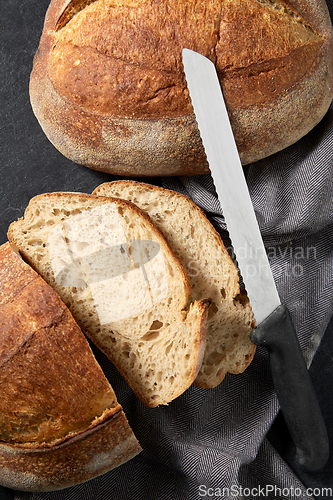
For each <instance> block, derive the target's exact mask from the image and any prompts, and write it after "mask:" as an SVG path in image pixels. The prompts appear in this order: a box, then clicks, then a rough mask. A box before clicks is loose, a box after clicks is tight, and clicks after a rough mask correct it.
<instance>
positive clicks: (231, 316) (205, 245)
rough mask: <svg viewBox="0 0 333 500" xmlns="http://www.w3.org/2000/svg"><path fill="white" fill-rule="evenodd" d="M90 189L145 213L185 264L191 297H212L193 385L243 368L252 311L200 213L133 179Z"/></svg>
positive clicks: (250, 350)
mask: <svg viewBox="0 0 333 500" xmlns="http://www.w3.org/2000/svg"><path fill="white" fill-rule="evenodd" d="M93 194H95V195H100V196H113V197H119V198H123V199H126V200H130V201H132V202H133V203H135V204H136V205H137V206H139V207H140V208H141V209H142V210H143V211H144V212H145V213H147V214H148V215H149V216H150V218H151V219H152V221H153V222H154V224H155V225H156V227H158V228H159V229H160V230H161V231H162V232H163V234H164V236H165V237H166V238H167V240H168V242H169V244H170V246H171V247H172V249H173V251H174V252H175V254H176V255H177V257H178V258H179V260H180V261H181V262H182V264H183V265H184V267H185V269H186V271H187V273H188V276H189V280H190V283H191V286H192V296H193V298H194V299H197V298H199V297H205V296H209V297H210V298H211V300H212V304H211V306H210V309H209V314H208V321H207V343H206V350H205V354H204V358H203V363H202V366H201V368H200V371H199V373H198V375H197V377H196V380H195V384H196V385H199V386H201V387H206V388H207V387H215V386H216V385H218V384H219V383H220V382H221V381H222V380H223V378H224V376H225V374H226V373H227V372H231V373H240V372H242V371H243V370H244V369H245V368H246V367H247V366H248V365H249V363H250V362H251V360H252V358H253V356H254V352H255V346H254V345H253V344H252V343H251V341H250V331H251V330H252V328H254V326H255V321H254V316H253V312H252V309H251V306H250V303H249V301H248V298H247V295H246V293H245V292H244V291H241V290H240V287H239V275H238V270H237V268H236V266H235V264H234V263H233V261H232V259H231V257H230V255H229V254H228V252H227V249H226V248H225V246H224V244H223V242H222V239H221V237H220V235H219V234H218V233H217V231H216V230H215V229H214V227H213V226H212V225H211V223H210V222H209V221H208V219H207V217H206V216H205V214H204V212H203V211H202V210H201V209H200V208H199V207H198V206H197V205H195V203H194V202H193V201H192V200H191V199H189V198H187V197H186V196H184V195H182V194H180V193H177V192H175V191H171V190H167V189H163V188H159V187H157V186H152V185H149V184H145V183H139V182H134V181H115V182H110V183H104V184H102V185H100V186H98V187H97V188H96V189H95V190H94V192H93Z"/></svg>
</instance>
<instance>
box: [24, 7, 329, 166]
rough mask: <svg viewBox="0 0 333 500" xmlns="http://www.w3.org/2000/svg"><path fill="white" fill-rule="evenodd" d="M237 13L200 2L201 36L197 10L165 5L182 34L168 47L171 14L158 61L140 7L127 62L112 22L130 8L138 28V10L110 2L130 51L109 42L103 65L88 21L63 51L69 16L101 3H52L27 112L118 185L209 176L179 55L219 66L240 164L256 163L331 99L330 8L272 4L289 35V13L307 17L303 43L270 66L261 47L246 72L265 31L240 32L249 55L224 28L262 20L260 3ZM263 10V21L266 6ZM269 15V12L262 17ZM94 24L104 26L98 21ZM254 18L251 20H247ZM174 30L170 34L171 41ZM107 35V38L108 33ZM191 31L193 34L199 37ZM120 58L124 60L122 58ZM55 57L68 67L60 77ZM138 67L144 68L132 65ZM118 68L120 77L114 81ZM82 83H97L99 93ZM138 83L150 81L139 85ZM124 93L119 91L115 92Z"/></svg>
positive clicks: (70, 152)
mask: <svg viewBox="0 0 333 500" xmlns="http://www.w3.org/2000/svg"><path fill="white" fill-rule="evenodd" d="M242 2H243V3H242V4H239V5H238V0H232V2H231V4H230V5H231V10H230V9H229V11H227V12H225V11H223V10H222V11H221V7H220V6H221V3H218V2H215V1H214V0H211V1H208V0H207V1H206V2H200V3H199V4H198V5H199V7H198V8H202V9H204V11H205V24H202V23H201V24H200V22H199V21H198V18H199V17H200V16H199V15H198V13H196V12H195V10H194V13H193V15H192V17H191V18H190V19H187V18H186V16H185V14H184V13H183V11H182V6H183V5H184V2H183V1H182V2H176V3H175V5H173V3H172V1H171V0H169V3H170V6H171V7H172V8H174V9H175V10H177V13H178V15H179V17H178V20H179V23H178V24H179V25H180V29H181V30H182V32H181V33H178V32H177V35H176V36H175V39H177V40H178V41H179V45H177V43H178V42H177V43H176V42H175V41H174V39H173V38H172V37H171V36H169V35H170V33H169V31H170V30H171V31H172V15H173V14H170V19H171V21H170V23H169V24H170V26H169V28H168V29H169V31H166V32H165V31H163V32H161V34H160V36H161V38H162V39H163V37H166V35H168V36H169V38H167V40H170V41H169V42H165V40H164V42H163V43H162V42H161V44H162V45H163V44H164V45H163V47H162V48H160V47H158V48H157V49H156V50H155V49H154V50H153V49H152V44H153V41H152V40H151V38H149V37H148V35H147V37H148V38H147V39H145V38H144V33H146V31H145V30H147V33H148V32H149V33H150V35H149V36H152V35H151V33H153V31H154V30H153V28H151V31H149V29H150V25H149V26H148V27H147V26H146V25H145V22H147V23H148V24H149V23H152V22H153V21H152V20H151V19H153V20H154V22H156V26H157V25H158V26H159V24H158V23H159V19H158V16H157V14H156V13H155V14H154V12H155V11H154V9H153V7H152V6H153V4H154V2H152V6H150V7H148V6H147V5H148V4H147V3H146V6H141V10H142V11H143V12H144V16H143V18H140V19H139V20H137V23H139V21H140V23H141V24H138V26H139V29H138V35H137V41H136V44H134V49H133V54H132V58H133V60H131V59H130V56H131V54H128V56H126V54H127V52H130V50H131V48H130V47H129V45H128V44H127V42H126V36H129V34H128V33H129V32H128V33H127V32H126V29H127V28H128V27H127V28H126V29H125V28H124V26H123V24H122V23H123V22H124V21H123V19H122V18H121V16H120V14H119V12H121V9H122V8H123V9H125V8H126V9H129V10H128V12H130V13H132V14H133V16H134V17H135V16H136V15H137V12H138V10H137V8H138V5H139V4H140V2H114V5H113V11H114V12H115V14H114V15H115V19H116V20H115V22H114V25H113V29H114V30H117V29H119V30H120V34H121V35H122V37H124V38H125V41H124V42H123V46H122V45H121V43H122V42H119V40H118V39H116V36H117V34H116V35H112V33H108V34H107V35H106V40H107V42H110V41H111V42H112V43H113V44H115V42H117V43H116V45H117V46H116V48H115V49H114V51H115V52H114V54H113V55H112V57H113V56H114V58H113V59H112V57H110V54H108V53H104V55H103V51H104V52H105V51H107V50H108V49H107V48H105V47H104V46H96V47H95V48H92V47H94V43H95V42H94V41H92V39H93V36H94V35H93V32H92V30H94V28H95V26H93V22H92V21H90V22H91V27H92V29H90V31H89V16H88V17H84V21H83V22H82V26H81V25H80V26H79V28H78V30H77V32H78V33H79V34H78V35H76V34H75V33H76V32H75V30H73V31H70V36H69V35H68V37H67V39H66V30H70V29H71V26H72V24H73V22H74V21H75V22H76V18H75V15H74V14H75V12H76V10H81V12H79V14H80V15H81V13H82V12H83V13H84V15H86V13H87V12H88V9H90V10H89V12H90V13H93V12H94V10H93V9H94V8H95V6H97V5H98V3H99V2H97V1H96V0H95V1H94V2H91V1H88V2H84V1H83V0H82V1H81V2H78V1H77V0H75V1H74V0H72V1H68V0H66V1H64V0H52V1H51V4H50V6H49V9H48V11H47V14H46V18H45V25H44V29H43V33H42V37H41V40H40V45H39V49H38V51H37V54H36V56H35V59H34V67H33V71H32V74H31V79H30V97H31V104H32V107H33V110H34V113H35V115H36V117H37V118H38V120H39V122H40V124H41V126H42V128H43V130H44V132H45V133H46V135H47V136H48V138H49V139H50V141H51V142H52V143H53V144H54V145H55V147H57V148H58V149H59V150H60V151H61V152H62V153H63V154H64V155H65V156H67V157H68V158H70V159H72V160H73V161H74V162H77V163H80V164H83V165H86V166H87V167H90V168H93V169H96V170H101V171H105V172H110V173H114V174H119V175H125V176H133V175H134V176H158V175H164V176H167V175H192V174H201V173H207V172H208V171H209V169H208V164H207V161H206V157H205V154H204V151H203V147H202V144H201V140H200V134H199V132H198V129H197V125H196V121H195V117H194V114H193V112H192V107H191V103H190V100H189V96H188V91H187V88H186V83H185V79H184V74H183V70H182V67H181V48H182V46H185V47H187V48H191V49H194V50H197V51H198V52H201V53H203V54H204V55H206V56H207V57H209V58H211V59H212V60H213V61H214V62H215V63H216V66H217V70H218V74H219V77H220V82H221V85H222V88H223V90H224V94H225V98H226V102H227V107H228V110H229V115H230V119H231V123H232V127H233V131H234V134H235V138H236V142H237V146H238V149H239V153H240V156H241V160H242V163H243V164H247V163H250V162H253V161H257V160H259V159H261V158H264V157H266V156H269V155H271V154H273V153H275V152H277V151H279V150H281V149H284V148H286V147H287V146H289V145H290V144H293V143H294V142H296V141H297V140H298V139H300V138H301V137H302V136H304V135H305V134H306V133H308V132H309V130H311V129H312V128H313V127H314V126H315V125H316V124H317V123H318V122H319V121H320V120H321V118H322V117H323V116H324V114H325V113H326V111H327V109H328V107H329V105H330V103H331V100H332V96H333V84H332V80H333V34H332V25H331V22H330V18H329V13H328V10H327V6H326V3H325V1H324V0H291V1H290V2H289V4H285V3H284V1H283V0H281V1H279V2H278V3H276V4H274V3H273V4H272V3H270V5H273V6H275V5H278V6H279V8H281V9H282V10H283V8H284V6H285V10H286V12H288V16H289V17H290V22H291V23H294V19H296V17H297V15H296V13H298V14H299V15H300V16H302V19H301V20H299V21H298V20H297V22H296V23H294V24H295V27H293V29H295V30H296V31H297V30H298V31H299V32H300V33H298V34H297V35H295V40H294V42H293V43H291V44H290V46H288V47H287V48H286V49H282V48H281V51H280V52H279V51H277V57H275V58H274V50H275V49H274V46H275V44H274V43H273V42H274V34H273V35H272V37H273V38H272V40H273V42H272V46H273V48H272V47H271V48H269V47H268V48H267V43H266V42H265V40H264V43H263V45H264V47H266V49H264V52H263V56H264V60H263V61H262V59H260V57H259V56H258V57H259V58H257V59H256V60H254V59H253V61H252V60H251V61H250V62H249V63H246V60H247V59H246V58H247V57H248V54H251V53H252V52H251V51H252V45H253V44H254V43H256V41H257V39H258V33H257V32H256V29H260V30H261V32H262V31H263V30H264V28H265V26H264V27H262V26H258V21H257V20H254V21H252V25H251V24H250V25H249V26H248V25H246V24H244V25H242V29H243V30H248V28H250V35H249V36H248V37H247V40H248V43H245V42H243V41H242V40H243V38H244V36H243V35H244V33H238V32H237V30H236V32H237V33H238V37H237V38H236V41H235V40H231V41H230V42H228V37H229V35H230V33H229V31H228V29H227V27H226V26H227V25H228V23H229V24H231V25H232V23H233V25H232V26H234V27H236V26H237V23H239V17H240V14H239V12H241V11H242V9H243V8H244V5H245V6H247V7H249V8H250V9H251V8H252V7H253V6H254V11H253V12H252V11H251V15H252V19H253V18H254V19H258V12H259V11H260V9H262V8H263V7H262V3H265V2H260V3H259V2H256V1H254V2H249V1H247V0H242ZM244 2H245V3H244ZM169 3H168V2H167V1H164V2H163V4H161V5H159V8H165V9H166V8H167V6H168V5H169ZM149 5H150V2H149ZM228 5H229V3H228V2H225V4H222V6H223V8H224V9H226V8H227V7H226V6H228ZM149 8H150V9H152V11H151V12H150V11H149ZM234 8H235V9H238V11H237V12H238V13H237V15H236V18H235V19H231V20H230V21H228V22H227V23H223V19H227V20H228V15H231V14H232V9H234ZM117 9H118V10H117ZM264 9H266V10H265V12H266V11H267V6H264ZM274 9H275V7H273V10H274ZM271 10H272V9H271V7H270V8H269V9H268V11H269V12H270V11H271ZM295 11H296V13H295ZM89 12H88V13H89ZM126 12H127V11H126ZM171 12H172V9H171ZM230 12H231V14H230ZM118 14H119V16H120V18H119V20H118V18H117V15H118ZM148 14H149V15H148ZM89 15H90V14H89ZM91 15H93V14H91ZM94 15H95V16H96V13H95V14H94ZM214 15H215V17H214ZM272 15H274V13H273V14H272ZM145 16H146V20H145ZM256 16H257V18H256ZM100 17H101V19H102V18H103V16H102V14H101V16H100ZM167 17H168V16H167ZM249 18H251V16H247V19H249ZM97 19H99V18H98V17H97ZM73 20H74V21H73ZM71 22H72V24H71ZM84 23H85V24H84ZM101 23H102V20H101ZM117 23H118V24H117ZM133 23H134V24H135V21H133ZM191 23H192V24H193V26H192V24H191ZM239 24H241V23H239ZM272 24H274V23H271V25H272ZM176 25H177V22H175V23H174V26H173V29H176V28H175V26H176ZM269 25H270V23H268V26H269ZM126 26H127V25H126ZM156 26H155V25H154V29H155V28H156ZM309 26H310V27H311V28H309ZM103 27H104V31H105V30H106V31H107V28H108V27H107V25H103ZM87 28H88V30H87ZM148 28H149V29H148ZM190 28H193V30H194V34H195V36H194V35H193V32H192V31H191V30H190ZM284 28H285V24H283V23H282V25H281V26H280V27H278V30H280V31H281V32H283V30H284ZM128 29H130V28H128ZM140 29H141V31H140ZM233 29H234V31H235V28H233ZM80 30H83V34H82V33H81V31H80ZM84 30H86V31H84ZM195 30H197V31H195ZM225 30H227V31H225ZM251 30H252V31H251ZM63 33H65V35H63ZM73 33H74V34H73ZM87 33H88V34H87ZM307 34H308V35H309V38H308V39H307V38H306V37H307ZM72 36H74V37H75V36H78V37H79V38H80V37H81V38H80V44H81V46H80V47H81V48H80V47H79V48H78V47H77V45H75V43H74V45H73V44H71V43H70V42H69V40H70V39H71V37H72ZM112 36H113V38H112ZM270 36H271V35H270ZM288 36H289V35H288ZM288 36H286V39H287V38H288ZM304 36H305V38H304V39H303V38H302V37H304ZM298 38H299V40H298ZM82 40H83V41H82ZM225 40H227V42H225ZM81 42H82V43H81ZM111 42H110V43H111ZM96 43H97V42H96ZM105 43H106V42H105ZM228 43H229V45H228ZM226 44H227V45H226ZM95 45H96V44H95ZM132 45H133V44H132ZM119 47H120V48H119ZM55 50H58V52H59V54H58V55H57V56H55V55H54V54H55V52H54V51H55ZM117 50H118V51H122V52H121V53H120V55H119V54H118V52H117ZM241 50H244V51H245V56H244V57H245V59H244V61H245V63H244V61H242V60H241V56H239V58H238V56H237V57H236V59H235V57H234V54H235V53H236V54H238V53H239V52H240V51H241ZM283 50H285V52H283ZM227 51H229V53H228V57H229V56H230V57H229V58H231V60H232V64H231V66H232V71H230V68H229V66H228V65H229V62H230V61H229V59H228V60H227V61H225V60H224V59H223V57H224V55H225V54H226V52H227ZM265 51H266V52H265ZM146 53H147V54H148V55H147V58H148V56H149V55H150V53H152V54H153V55H152V56H151V58H152V62H151V64H150V66H147V61H145V60H144V58H145V57H146V56H145V54H146ZM124 54H125V55H124ZM58 56H59V57H60V58H63V59H64V62H63V67H62V65H61V64H62V63H61V61H60V59H59V58H58ZM163 56H164V60H165V61H169V60H170V61H171V63H170V67H169V66H168V64H167V63H165V64H166V66H165V64H164V66H163V64H162V62H163ZM66 57H67V59H66ZM126 57H127V59H126ZM140 57H142V58H143V60H142V62H140V60H137V58H140ZM251 57H252V56H251ZM52 58H54V60H53V59H52ZM265 58H266V59H267V61H265ZM52 61H53V62H52ZM78 61H79V62H78ZM161 61H162V62H161ZM235 61H236V63H237V62H239V64H240V67H239V68H238V67H236V66H235V64H236V63H235ZM260 61H261V62H260ZM134 63H135V64H134ZM234 63H235V64H234ZM84 64H86V67H84ZM75 65H76V66H78V67H80V71H81V72H82V73H78V72H77V71H79V70H78V68H76V66H75ZM115 65H119V68H118V69H117V68H116V69H115ZM89 72H90V73H91V74H92V75H95V77H93V78H96V79H97V80H96V82H97V84H96V85H95V84H94V81H93V80H91V78H92V77H90V76H89ZM108 78H111V79H112V78H113V80H112V81H111V84H108V85H106V84H105V83H103V82H104V81H105V80H107V79H108ZM145 79H146V80H147V79H148V83H147V82H146V84H145V81H146V80H145ZM118 80H119V81H118ZM101 82H102V83H101ZM114 82H117V83H114ZM142 82H143V83H142ZM112 85H113V86H114V87H115V90H114V92H113V86H112ZM145 85H146V87H147V88H146V87H145ZM85 87H87V88H85ZM104 87H105V88H104ZM155 87H156V88H155ZM95 88H96V89H97V90H96V92H95V90H94V89H95ZM124 88H126V90H125V91H121V89H124ZM154 89H155V90H154ZM258 89H259V90H258ZM151 92H153V94H151ZM109 94H110V98H109V99H108V95H109ZM244 96H246V98H245V99H244ZM251 96H252V97H251ZM117 107H118V108H117ZM117 109H118V111H117Z"/></svg>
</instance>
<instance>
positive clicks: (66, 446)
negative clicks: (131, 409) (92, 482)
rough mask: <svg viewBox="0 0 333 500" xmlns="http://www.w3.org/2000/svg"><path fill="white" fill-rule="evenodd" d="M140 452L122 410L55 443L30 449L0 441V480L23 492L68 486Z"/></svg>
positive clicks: (98, 473) (101, 472) (117, 464)
mask: <svg viewBox="0 0 333 500" xmlns="http://www.w3.org/2000/svg"><path fill="white" fill-rule="evenodd" d="M140 451H141V448H140V445H139V443H138V442H137V440H136V439H135V437H134V434H133V432H132V431H131V429H130V427H129V425H128V422H127V420H126V417H125V415H124V413H123V411H122V410H121V409H119V408H117V411H113V412H112V413H111V414H110V417H109V418H108V419H106V420H105V421H104V422H103V423H101V424H99V425H96V426H95V427H94V428H92V429H89V430H87V431H85V432H82V433H81V434H78V435H77V436H75V437H73V438H72V439H69V440H68V441H66V442H65V443H62V444H61V445H59V446H52V447H49V448H41V449H33V448H30V449H29V448H22V447H20V446H18V445H16V446H15V445H11V444H3V443H0V483H1V484H2V485H3V486H6V487H8V488H12V489H18V490H24V491H53V490H59V489H63V488H68V487H70V486H74V485H76V484H79V483H82V482H85V481H88V480H89V479H92V478H94V477H96V476H98V475H100V474H104V473H106V472H108V471H109V470H111V469H113V468H114V467H117V466H119V465H121V464H122V463H124V462H126V461H127V460H129V459H131V458H133V457H134V456H135V455H137V454H138V453H139V452H140Z"/></svg>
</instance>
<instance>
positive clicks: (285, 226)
mask: <svg viewBox="0 0 333 500" xmlns="http://www.w3.org/2000/svg"><path fill="white" fill-rule="evenodd" d="M328 5H329V7H330V8H331V12H332V9H333V2H332V1H330V2H329V3H328ZM332 146H333V107H331V109H330V110H329V112H328V113H327V115H326V116H325V117H324V119H323V120H322V121H321V123H320V124H319V125H317V127H316V128H315V129H314V130H313V131H311V132H310V133H309V134H308V135H307V136H306V137H305V138H304V139H302V140H300V141H299V142H298V143H297V144H295V145H293V146H292V147H290V148H288V149H286V150H284V151H282V152H280V153H278V154H276V155H274V156H272V157H270V158H267V159H265V160H262V161H259V162H257V163H255V164H252V165H249V166H248V167H247V168H246V178H247V182H248V186H249V190H250V194H251V197H252V201H253V204H254V208H255V211H256V215H257V218H258V221H259V224H260V229H261V231H262V235H263V238H264V243H265V246H266V250H267V253H268V256H269V260H270V264H271V267H272V270H273V274H274V278H275V280H276V285H277V287H278V291H279V294H280V297H281V300H282V301H283V302H284V303H285V304H286V305H287V307H288V309H289V311H290V313H291V316H292V319H293V322H294V324H295V327H296V330H297V334H298V336H299V341H300V344H301V347H302V349H303V352H304V356H305V358H306V360H307V363H308V365H310V364H311V360H312V358H313V356H314V354H315V352H316V350H317V348H318V346H319V344H320V342H321V339H322V336H323V334H324V332H325V329H326V327H327V325H328V323H329V320H330V318H331V316H332V313H333V265H332V248H333V204H332V191H333V189H332V188H333V181H332V179H333V147H332ZM163 185H164V186H165V187H168V188H171V189H175V190H178V191H180V192H183V193H185V194H187V195H189V196H190V197H191V198H192V199H193V200H194V201H195V202H196V203H197V204H198V205H199V206H201V207H202V208H203V209H204V210H205V211H206V213H207V215H208V217H209V218H210V220H211V221H212V222H213V224H214V225H215V227H217V228H218V229H219V230H220V231H221V234H222V236H223V237H226V231H225V229H226V227H225V224H224V220H223V214H222V212H221V209H220V206H219V203H218V201H217V199H216V198H215V196H214V185H213V182H212V179H211V177H210V176H209V175H205V176H194V177H180V178H165V179H163ZM226 244H228V243H226ZM95 354H96V357H97V359H98V360H99V362H100V364H101V365H102V367H103V369H104V371H105V373H106V375H107V377H108V378H109V380H110V382H111V384H112V386H113V387H114V389H115V391H116V394H117V397H118V399H119V401H120V403H121V404H122V406H123V408H124V410H125V413H126V415H127V417H128V419H129V422H130V424H131V426H132V428H133V430H134V432H135V434H136V436H137V438H138V439H139V441H140V443H141V445H142V448H143V452H142V453H141V454H140V455H139V456H137V457H135V458H134V459H133V460H131V461H130V462H128V463H126V464H124V465H123V466H121V467H119V468H118V469H116V470H113V471H111V472H109V473H107V474H105V475H103V476H101V477H99V478H96V479H93V480H91V481H89V482H87V483H85V484H82V485H78V486H76V487H73V488H68V489H66V490H63V491H58V492H50V493H33V494H32V493H23V492H18V493H17V494H16V497H15V498H16V500H23V499H24V500H28V499H29V500H72V499H73V500H93V499H94V500H108V499H118V500H122V499H126V500H131V499H133V500H198V499H201V498H210V499H211V498H214V499H215V498H224V499H226V500H229V499H230V500H231V499H241V498H251V499H254V498H256V497H257V498H270V499H279V498H283V499H290V500H293V499H311V498H314V497H312V496H310V495H308V494H307V491H306V488H305V486H304V485H303V484H302V483H301V481H300V480H299V479H298V477H297V476H296V475H295V473H294V472H293V471H292V469H291V468H290V467H289V466H288V465H287V463H286V462H284V461H283V460H282V458H281V456H280V455H279V454H278V453H277V452H276V450H275V449H274V448H273V446H272V445H271V444H270V442H269V441H268V439H267V437H266V434H267V432H268V430H269V429H270V427H271V425H272V423H273V421H274V419H275V417H276V415H277V413H278V411H279V405H278V401H277V397H276V394H275V392H274V388H273V385H272V381H271V378H270V371H269V362H268V357H267V354H266V352H265V351H264V350H263V349H260V348H258V349H257V352H256V355H255V358H254V360H253V362H252V363H251V365H250V366H249V368H248V369H247V370H246V371H245V372H244V373H243V374H240V375H227V376H226V378H225V380H224V381H223V382H222V383H221V384H220V385H219V386H218V387H217V388H215V389H208V390H207V389H206V390H205V389H200V388H197V387H194V386H192V387H190V389H189V390H187V391H186V392H185V393H184V394H183V395H182V396H180V397H179V398H177V399H176V400H175V401H173V402H172V403H170V404H169V405H168V406H166V407H159V408H155V409H149V408H145V407H144V405H143V404H142V403H141V402H140V401H138V400H137V398H136V397H135V396H134V395H133V393H132V391H131V389H130V388H129V387H128V386H127V385H126V383H125V382H124V381H123V379H122V378H121V377H120V376H119V374H118V373H117V371H116V370H115V368H114V367H113V366H112V365H111V363H109V362H108V360H107V359H106V358H105V357H104V356H103V355H102V354H101V353H99V352H98V351H97V350H95ZM329 486H331V487H332V484H331V485H329ZM260 488H261V489H260Z"/></svg>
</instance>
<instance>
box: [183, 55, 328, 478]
mask: <svg viewBox="0 0 333 500" xmlns="http://www.w3.org/2000/svg"><path fill="white" fill-rule="evenodd" d="M182 56H183V65H184V70H185V76H186V80H187V86H188V89H189V92H190V97H191V101H192V105H193V108H194V113H195V116H196V120H197V124H198V127H199V131H200V135H201V139H202V142H203V146H204V149H205V153H206V156H207V160H208V163H209V167H210V170H211V174H212V177H213V180H214V184H215V188H216V192H217V194H218V197H219V201H220V203H221V207H222V210H223V215H224V218H225V221H226V224H227V228H228V232H229V236H230V238H231V242H232V245H233V248H234V251H235V255H236V259H237V262H238V266H239V269H240V273H241V276H242V278H243V281H244V284H245V288H246V291H247V294H248V297H249V300H250V303H251V306H252V310H253V313H254V316H255V319H256V324H257V326H256V328H254V329H253V330H252V332H251V340H252V342H253V343H254V344H256V345H259V346H264V347H266V348H267V350H268V352H269V359H270V368H271V373H272V379H273V382H274V387H275V390H276V393H277V396H278V400H279V403H280V407H281V411H282V413H283V416H284V419H285V422H286V424H287V426H288V429H289V432H290V435H291V437H292V439H293V442H294V444H295V449H294V450H293V456H292V457H290V460H291V461H292V462H295V463H296V465H297V466H298V467H300V468H301V469H303V470H304V471H307V472H311V471H315V470H319V469H321V468H322V467H323V466H324V465H325V463H326V462H327V459H328V456H329V444H328V436H327V431H326V427H325V423H324V420H323V417H322V414H321V411H320V408H319V405H318V401H317V398H316V394H315V391H314V388H313V386H312V382H311V379H310V376H309V372H308V370H307V367H306V363H305V360H304V357H303V354H302V351H301V348H300V345H299V342H298V339H297V335H296V332H295V330H294V327H293V324H292V320H291V316H290V314H289V312H288V309H287V307H286V306H285V305H283V304H281V301H280V298H279V295H278V292H277V289H276V286H275V282H274V278H273V275H272V272H271V269H270V265H269V261H268V258H267V254H266V251H265V247H264V244H263V240H262V237H261V233H260V229H259V226H258V222H257V219H256V215H255V212H254V209H253V205H252V202H251V198H250V195H249V191H248V188H247V184H246V180H245V176H244V172H243V168H242V165H241V161H240V158H239V155H238V151H237V147H236V143H235V139H234V136H233V132H232V128H231V125H230V121H229V117H228V113H227V109H226V106H225V103H224V99H223V95H222V90H221V87H220V84H219V80H218V76H217V73H216V69H215V66H214V64H213V63H212V62H211V61H210V60H209V59H207V58H206V57H204V56H202V55H201V54H198V53H197V52H194V51H192V50H189V49H183V52H182Z"/></svg>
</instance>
